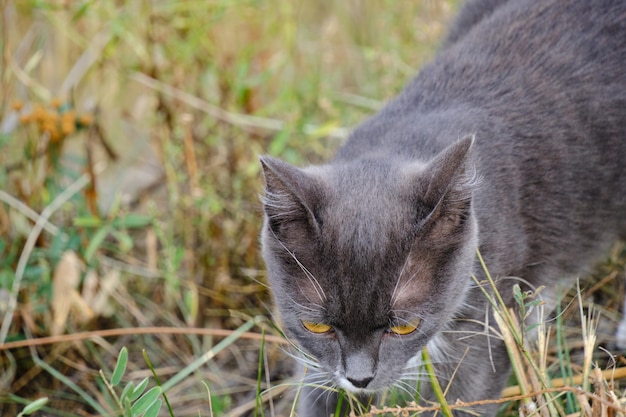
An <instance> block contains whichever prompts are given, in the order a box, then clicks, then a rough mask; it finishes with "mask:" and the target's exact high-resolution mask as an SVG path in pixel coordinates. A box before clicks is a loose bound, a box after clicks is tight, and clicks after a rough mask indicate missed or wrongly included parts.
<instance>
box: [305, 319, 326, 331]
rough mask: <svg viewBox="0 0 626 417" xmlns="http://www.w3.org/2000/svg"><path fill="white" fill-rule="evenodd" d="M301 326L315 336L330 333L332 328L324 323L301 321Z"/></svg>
mask: <svg viewBox="0 0 626 417" xmlns="http://www.w3.org/2000/svg"><path fill="white" fill-rule="evenodd" d="M302 325H303V326H304V328H305V329H307V330H308V331H310V332H311V333H315V334H323V333H328V332H330V331H331V330H332V329H333V328H332V327H331V326H329V325H328V324H324V323H313V322H312V321H305V320H302Z"/></svg>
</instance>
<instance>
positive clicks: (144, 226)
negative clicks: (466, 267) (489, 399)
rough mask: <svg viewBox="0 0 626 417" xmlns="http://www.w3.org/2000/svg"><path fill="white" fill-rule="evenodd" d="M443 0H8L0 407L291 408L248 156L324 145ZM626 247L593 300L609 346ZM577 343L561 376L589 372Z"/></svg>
mask: <svg viewBox="0 0 626 417" xmlns="http://www.w3.org/2000/svg"><path fill="white" fill-rule="evenodd" d="M453 3H454V2H443V1H442V2H438V1H437V2H436V1H428V0H424V1H415V2H396V1H392V0H378V1H368V2H365V1H347V2H330V1H319V2H311V1H304V0H298V1H293V0H272V1H253V0H247V1H246V0H242V1H229V0H213V1H172V2H154V1H147V0H146V1H136V2H114V1H80V2H79V1H76V2H73V1H61V0H56V1H55V0H47V1H45V0H39V1H19V2H14V1H9V0H0V7H1V10H0V16H1V18H2V23H1V24H0V48H1V50H2V56H1V62H2V64H1V65H0V150H1V152H0V320H2V322H1V326H2V327H0V415H3V416H4V415H7V416H12V415H17V414H18V413H19V412H20V411H21V410H22V409H23V407H24V405H25V404H28V403H30V402H31V401H33V400H34V399H36V398H41V397H44V396H45V397H48V398H49V401H48V403H47V404H46V405H45V406H44V407H45V412H44V414H45V415H64V416H65V415H66V416H85V415H117V414H116V413H117V411H116V410H117V409H118V408H119V407H120V404H121V406H122V407H123V406H124V405H125V401H127V402H128V405H129V406H130V405H133V407H134V408H130V407H129V411H128V413H129V414H126V415H139V414H140V413H141V412H143V410H146V408H148V407H149V405H150V404H149V401H147V400H146V402H145V404H144V405H141V404H139V405H137V404H138V401H137V398H138V397H139V393H140V392H142V391H141V390H138V389H136V387H137V385H138V384H139V383H140V382H141V381H143V380H144V379H145V378H148V379H147V380H146V381H147V383H148V384H149V385H148V387H147V388H146V391H147V390H148V389H149V388H150V387H154V386H157V387H158V386H161V387H162V388H160V389H159V388H156V389H155V391H151V392H152V393H156V395H157V396H158V394H159V393H160V391H159V390H165V391H167V398H168V400H169V405H170V406H171V410H172V411H171V413H170V415H175V416H178V417H180V416H187V415H202V416H205V415H211V414H213V415H223V414H228V415H232V416H235V415H288V414H289V412H290V408H291V404H292V400H291V399H292V398H293V396H294V395H295V393H296V392H297V384H296V385H294V384H293V383H292V384H291V386H290V385H289V383H290V381H293V378H294V375H293V363H292V362H291V360H290V359H289V358H288V356H286V355H285V354H284V352H283V349H285V347H284V342H283V340H282V339H281V338H280V334H279V332H278V331H277V330H276V329H275V328H274V326H273V325H272V322H271V318H270V312H271V298H270V295H269V292H268V290H267V288H266V286H265V284H264V283H265V277H264V271H263V265H262V262H261V260H260V255H259V247H258V239H257V236H258V232H259V226H260V218H261V214H260V205H259V203H258V194H259V193H260V191H261V186H262V183H261V178H260V173H259V164H258V160H257V157H258V155H260V154H264V153H270V154H272V155H275V156H279V157H281V158H283V159H285V160H287V161H290V162H293V163H296V164H306V163H311V162H317V161H320V160H323V159H324V158H326V157H328V156H329V155H331V154H332V152H333V150H334V149H336V147H337V146H338V145H339V144H340V143H341V141H342V139H343V138H344V137H345V134H346V130H347V129H348V128H349V127H350V126H353V125H355V124H356V123H358V122H359V121H360V120H363V119H364V118H365V117H366V116H367V115H369V114H371V113H372V112H374V111H375V110H376V109H377V108H379V107H380V106H381V105H382V103H384V101H385V100H386V99H388V98H390V97H392V96H393V95H394V94H395V93H396V92H398V91H399V90H400V88H401V87H402V86H403V85H404V84H405V83H406V81H407V80H408V79H409V78H410V77H411V76H412V75H413V74H414V73H415V71H416V69H417V68H419V66H420V65H422V64H423V63H424V62H425V61H427V60H428V59H429V58H430V57H431V56H432V54H433V52H434V50H435V48H436V46H437V43H438V41H439V39H440V38H441V36H442V35H443V33H444V27H445V24H446V22H448V21H449V19H450V17H451V16H452V14H453V11H454V8H455V6H454V4H453ZM618 252H619V251H618V250H616V254H615V256H613V257H612V258H611V259H612V260H611V261H609V262H608V263H607V265H605V266H603V267H602V268H601V269H600V270H599V272H598V274H597V275H598V277H599V278H600V279H602V278H605V279H604V280H603V281H602V285H601V286H598V287H597V288H596V287H592V284H589V285H588V286H587V287H585V288H587V289H588V290H589V289H591V290H593V291H587V292H586V293H585V297H584V298H583V300H584V302H585V306H587V305H588V301H589V300H590V297H596V299H598V300H600V301H601V303H602V305H603V310H602V312H603V316H604V317H605V319H606V318H608V320H604V322H607V323H609V325H607V326H606V328H604V327H601V328H600V331H599V335H600V336H599V337H600V339H599V340H600V341H602V340H607V343H608V345H609V346H610V344H611V337H612V334H613V327H614V326H612V325H611V324H612V323H615V322H617V320H618V318H619V313H618V308H619V303H620V300H619V298H618V297H617V296H616V295H615V294H617V293H619V291H617V290H618V289H620V288H621V286H622V283H621V281H622V280H621V279H619V278H621V277H622V273H621V272H620V271H621V268H622V266H623V265H622V261H621V260H620V259H621V258H620V257H619V253H618ZM586 309H587V307H585V311H586ZM576 311H577V310H576V309H574V312H576ZM572 316H574V317H577V316H578V314H572ZM157 326H158V327H159V328H158V329H156V328H155V327H157ZM513 327H514V326H513ZM139 328H142V329H143V330H139ZM558 328H559V329H561V331H562V332H572V333H574V332H576V331H578V333H579V332H580V326H579V325H574V326H573V327H567V326H566V325H565V323H560V324H559V326H558ZM233 330H234V331H235V333H232V331H233ZM142 332H145V334H142ZM552 334H553V337H552V341H553V342H554V339H557V337H556V336H554V335H556V333H554V331H553V333H552ZM568 336H570V337H569V340H570V341H572V340H573V342H570V343H569V344H568V345H567V349H565V347H564V345H563V344H562V343H561V344H554V343H553V344H552V345H551V346H552V347H550V348H549V349H551V350H548V351H547V352H546V357H547V358H548V359H549V360H548V363H547V364H546V369H547V371H549V373H550V375H555V374H559V375H560V374H563V373H567V372H571V373H573V374H574V373H575V374H583V373H584V372H583V369H585V368H584V366H585V365H584V363H583V362H584V360H583V359H579V358H577V357H576V356H573V357H571V358H569V357H567V356H564V355H565V352H569V351H570V350H571V351H572V355H576V354H577V352H579V351H580V349H579V348H578V346H577V345H576V343H577V342H576V340H577V336H576V334H574V335H573V336H572V335H568ZM45 337H50V338H49V339H38V338H45ZM225 337H226V338H225ZM559 337H560V333H559ZM603 337H604V339H603ZM261 339H263V341H262V340H261ZM36 340H39V341H38V342H37V341H36ZM559 340H560V339H559ZM3 343H4V345H3ZM124 346H126V347H127V351H126V352H127V355H128V356H127V359H126V360H124V357H125V355H126V354H120V351H122V348H123V347H124ZM207 352H209V353H208V354H207ZM146 357H147V358H148V359H149V361H150V363H151V364H152V365H151V366H149V365H148V364H147V361H146ZM586 357H589V355H587V356H586ZM118 359H121V360H118ZM618 359H619V358H618ZM521 362H523V361H521ZM116 363H117V364H118V365H120V366H118V367H116ZM124 363H125V364H126V365H127V366H126V370H125V372H124V373H123V377H121V375H122V367H121V365H122V364H124ZM564 363H565V364H566V365H565V366H563V364H564ZM586 366H587V368H590V365H589V364H587V365H586ZM151 368H153V371H152V370H151ZM100 370H102V374H100V372H99V371H100ZM547 371H546V372H547ZM129 383H132V385H130V386H129ZM579 384H580V383H579ZM583 385H584V384H583ZM270 386H272V387H274V388H273V389H272V390H269V391H268V388H269V387H270ZM533 388H536V385H532V386H530V389H531V391H532V389H533ZM609 388H611V387H609V386H607V389H606V390H605V391H596V392H600V393H599V394H598V395H600V394H601V393H602V392H604V393H605V394H606V393H607V392H613V391H611V390H610V389H609ZM611 389H612V388H611ZM124 390H125V391H124ZM587 391H593V387H592V388H591V389H587ZM578 394H580V393H578ZM558 395H561V394H558ZM573 395H574V397H575V396H576V392H574V394H573ZM607 395H608V394H607ZM563 396H565V394H563ZM144 398H148V399H150V398H149V396H145V397H144ZM161 398H162V397H161ZM584 398H586V397H584V395H583V400H582V403H584ZM605 401H609V400H605ZM522 402H523V401H522ZM570 403H571V404H572V405H571V408H567V407H570V406H569V405H566V406H565V407H566V408H564V409H566V410H567V412H576V410H577V407H578V409H580V404H581V402H576V401H574V400H572V401H570ZM518 404H519V402H513V403H511V405H509V406H508V408H506V409H505V411H503V413H508V412H511V411H510V410H517V406H518ZM576 404H579V405H577V406H576ZM594 404H597V402H596V403H594ZM142 407H143V408H142ZM153 407H156V406H153ZM162 407H163V410H165V408H166V405H165V404H162ZM583 409H584V407H583ZM154 410H155V408H152V409H150V410H148V412H153V411H154ZM506 410H509V411H506ZM557 411H559V410H557ZM583 411H584V410H583ZM405 412H408V413H410V412H411V411H409V409H405ZM512 412H515V413H517V411H512ZM559 412H560V411H559ZM565 412H566V411H564V412H563V413H565ZM162 413H165V411H162ZM388 413H391V412H388ZM398 413H399V411H397V412H395V414H398ZM374 414H377V413H376V412H373V414H372V415H374ZM391 414H394V413H391ZM164 415H165V414H164ZM598 415H601V414H598Z"/></svg>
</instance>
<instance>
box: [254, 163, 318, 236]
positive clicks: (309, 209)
mask: <svg viewBox="0 0 626 417" xmlns="http://www.w3.org/2000/svg"><path fill="white" fill-rule="evenodd" d="M259 160H260V162H261V166H262V167H263V175H264V177H265V195H264V196H263V198H262V201H263V209H264V210H265V215H266V216H267V221H268V225H269V227H270V229H271V230H272V231H273V232H274V233H275V234H276V235H282V234H284V233H285V232H286V231H288V230H293V229H294V226H295V227H296V228H298V229H301V227H306V228H308V229H310V230H308V231H310V232H318V231H319V227H320V221H319V219H318V218H317V216H316V212H317V207H318V206H319V203H320V201H321V199H322V189H321V185H320V183H319V180H318V179H317V178H314V177H312V176H311V175H309V174H307V173H306V172H304V171H303V170H302V169H300V168H297V167H295V166H293V165H290V164H288V163H286V162H283V161H281V160H279V159H276V158H272V157H269V156H261V157H260V158H259Z"/></svg>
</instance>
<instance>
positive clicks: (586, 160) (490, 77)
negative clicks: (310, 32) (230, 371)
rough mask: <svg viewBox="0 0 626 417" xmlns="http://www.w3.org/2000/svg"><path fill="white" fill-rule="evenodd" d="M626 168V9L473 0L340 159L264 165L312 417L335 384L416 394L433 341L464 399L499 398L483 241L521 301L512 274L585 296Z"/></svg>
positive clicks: (275, 263)
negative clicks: (581, 283)
mask: <svg viewBox="0 0 626 417" xmlns="http://www.w3.org/2000/svg"><path fill="white" fill-rule="evenodd" d="M625 160H626V1H623V0H594V1H591V0H541V1H537V0H511V1H494V0H478V1H473V2H470V3H467V4H466V5H465V7H464V8H463V9H462V10H461V13H460V16H459V18H458V19H457V21H456V24H455V25H454V26H453V28H452V29H451V31H450V34H449V36H448V38H447V39H446V41H445V42H444V46H443V47H442V48H441V50H440V51H439V53H438V55H437V56H436V58H435V59H434V61H433V62H432V63H430V64H429V65H426V66H425V67H424V68H423V69H422V70H421V72H420V73H419V75H418V76H417V77H416V78H415V79H414V80H413V81H412V82H411V83H410V84H409V85H408V86H407V87H406V89H405V90H404V91H403V92H402V93H401V94H400V95H399V96H398V97H397V98H395V99H394V100H393V101H391V102H390V103H389V104H388V105H387V106H386V107H385V108H384V109H383V110H382V111H380V112H379V113H378V114H376V115H375V116H373V117H371V118H370V119H368V120H367V121H365V122H364V123H362V124H361V125H360V126H358V127H357V128H356V129H355V130H354V132H353V133H352V134H351V136H350V138H349V140H348V141H347V143H346V144H345V145H344V146H343V147H342V148H341V149H340V150H339V152H338V154H337V156H336V157H335V159H334V160H333V161H331V162H330V163H328V164H326V165H322V166H312V167H308V168H302V169H301V168H296V167H294V166H291V165H289V164H287V163H284V162H281V161H279V160H276V159H273V158H270V157H262V158H261V162H262V166H263V171H264V175H265V180H266V193H265V198H264V210H265V224H264V228H263V232H262V244H263V256H264V258H265V261H266V265H267V270H268V274H269V281H270V283H271V287H272V290H273V294H274V297H275V301H276V304H277V307H278V310H279V312H280V315H281V318H282V321H283V324H284V326H285V329H286V331H287V334H288V335H289V336H290V337H291V338H292V339H293V340H294V341H295V342H297V344H298V345H299V346H300V347H301V348H302V350H303V351H304V352H306V354H307V355H308V356H307V357H308V361H309V362H310V363H311V369H309V371H308V374H307V376H306V381H307V383H308V384H307V385H306V386H305V388H304V391H303V392H302V393H301V395H300V397H301V398H300V406H299V410H300V411H299V415H300V416H328V415H330V414H332V413H333V412H334V411H335V409H336V407H337V402H338V396H337V394H336V392H335V391H333V390H327V389H323V388H321V387H323V386H330V387H338V388H342V389H344V390H346V391H348V392H351V393H354V394H355V395H356V396H357V397H359V398H360V399H362V400H365V401H367V399H368V398H369V397H371V396H374V395H375V394H376V393H379V392H381V391H384V390H385V388H387V387H389V386H391V385H394V384H395V385H399V386H403V387H404V388H407V385H406V384H405V385H403V384H404V383H403V382H402V381H403V380H405V379H407V378H408V379H411V378H422V379H423V375H415V370H414V368H411V364H414V363H415V359H416V358H419V357H420V351H421V349H422V348H423V347H424V346H427V345H428V348H429V351H430V352H431V356H433V362H434V363H435V370H436V373H437V376H438V378H439V380H440V382H441V383H442V384H443V385H445V384H448V383H450V388H449V390H448V392H447V399H448V401H449V402H450V403H454V402H455V400H456V399H461V400H463V401H472V400H479V399H487V398H497V397H498V396H499V394H500V392H501V390H502V388H503V385H504V383H505V380H506V379H507V376H508V371H509V368H510V364H509V360H508V357H507V354H506V350H505V347H504V345H503V343H502V341H501V340H499V339H498V338H497V337H496V335H494V334H490V333H489V331H488V328H487V327H486V324H485V323H491V324H493V323H494V321H493V317H492V312H491V310H490V306H489V305H488V303H487V301H486V298H485V296H484V295H483V293H482V291H481V289H480V288H478V287H477V285H476V284H475V282H474V281H473V280H472V278H471V275H472V274H473V275H475V276H476V277H478V279H479V280H481V279H483V278H484V273H483V270H482V268H481V267H480V264H479V262H478V261H477V251H476V250H477V248H478V249H479V250H480V253H481V254H482V256H483V257H484V259H485V262H486V265H487V267H488V268H489V270H490V272H491V274H492V275H493V276H494V277H495V278H496V279H497V282H498V288H499V291H500V292H501V294H502V296H503V297H504V298H505V301H506V302H507V303H509V304H511V305H512V304H513V303H514V302H513V297H512V290H511V288H512V286H513V284H515V283H520V284H522V285H526V287H524V288H536V287H539V286H542V285H545V286H547V287H549V288H557V287H558V286H559V285H571V284H572V282H573V280H574V279H575V278H576V277H579V276H580V275H581V274H584V273H586V272H588V271H589V268H590V267H591V266H593V264H594V263H595V262H597V261H598V260H599V259H602V256H603V255H604V254H606V253H607V250H608V248H609V246H610V245H611V244H612V243H613V242H614V241H615V240H617V239H624V238H626V164H625V162H624V161H625ZM508 277H517V278H518V279H512V278H508ZM524 283H525V284H524ZM453 374H454V375H453ZM309 384H310V385H309ZM316 386H318V387H316ZM413 387H415V385H413ZM420 396H421V397H422V398H425V399H427V400H431V399H432V398H433V397H432V392H431V391H430V388H428V383H422V384H421V392H420ZM343 409H344V413H346V412H347V411H346V410H347V407H345V404H344V407H343ZM474 411H475V412H478V413H480V414H481V415H487V416H489V415H493V414H494V413H495V411H496V410H495V407H494V406H483V407H482V408H477V409H475V410H474ZM458 415H466V414H464V413H463V412H458ZM467 415H469V414H467Z"/></svg>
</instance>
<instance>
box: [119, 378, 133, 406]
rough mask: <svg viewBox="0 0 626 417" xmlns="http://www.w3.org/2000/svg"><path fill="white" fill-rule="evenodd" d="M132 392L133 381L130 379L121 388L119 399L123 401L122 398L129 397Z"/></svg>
mask: <svg viewBox="0 0 626 417" xmlns="http://www.w3.org/2000/svg"><path fill="white" fill-rule="evenodd" d="M133 392H135V383H134V382H133V381H130V382H129V383H128V384H126V386H125V387H124V389H123V390H122V393H121V394H120V400H121V401H124V399H125V398H127V397H130V396H131V395H132V394H133Z"/></svg>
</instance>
